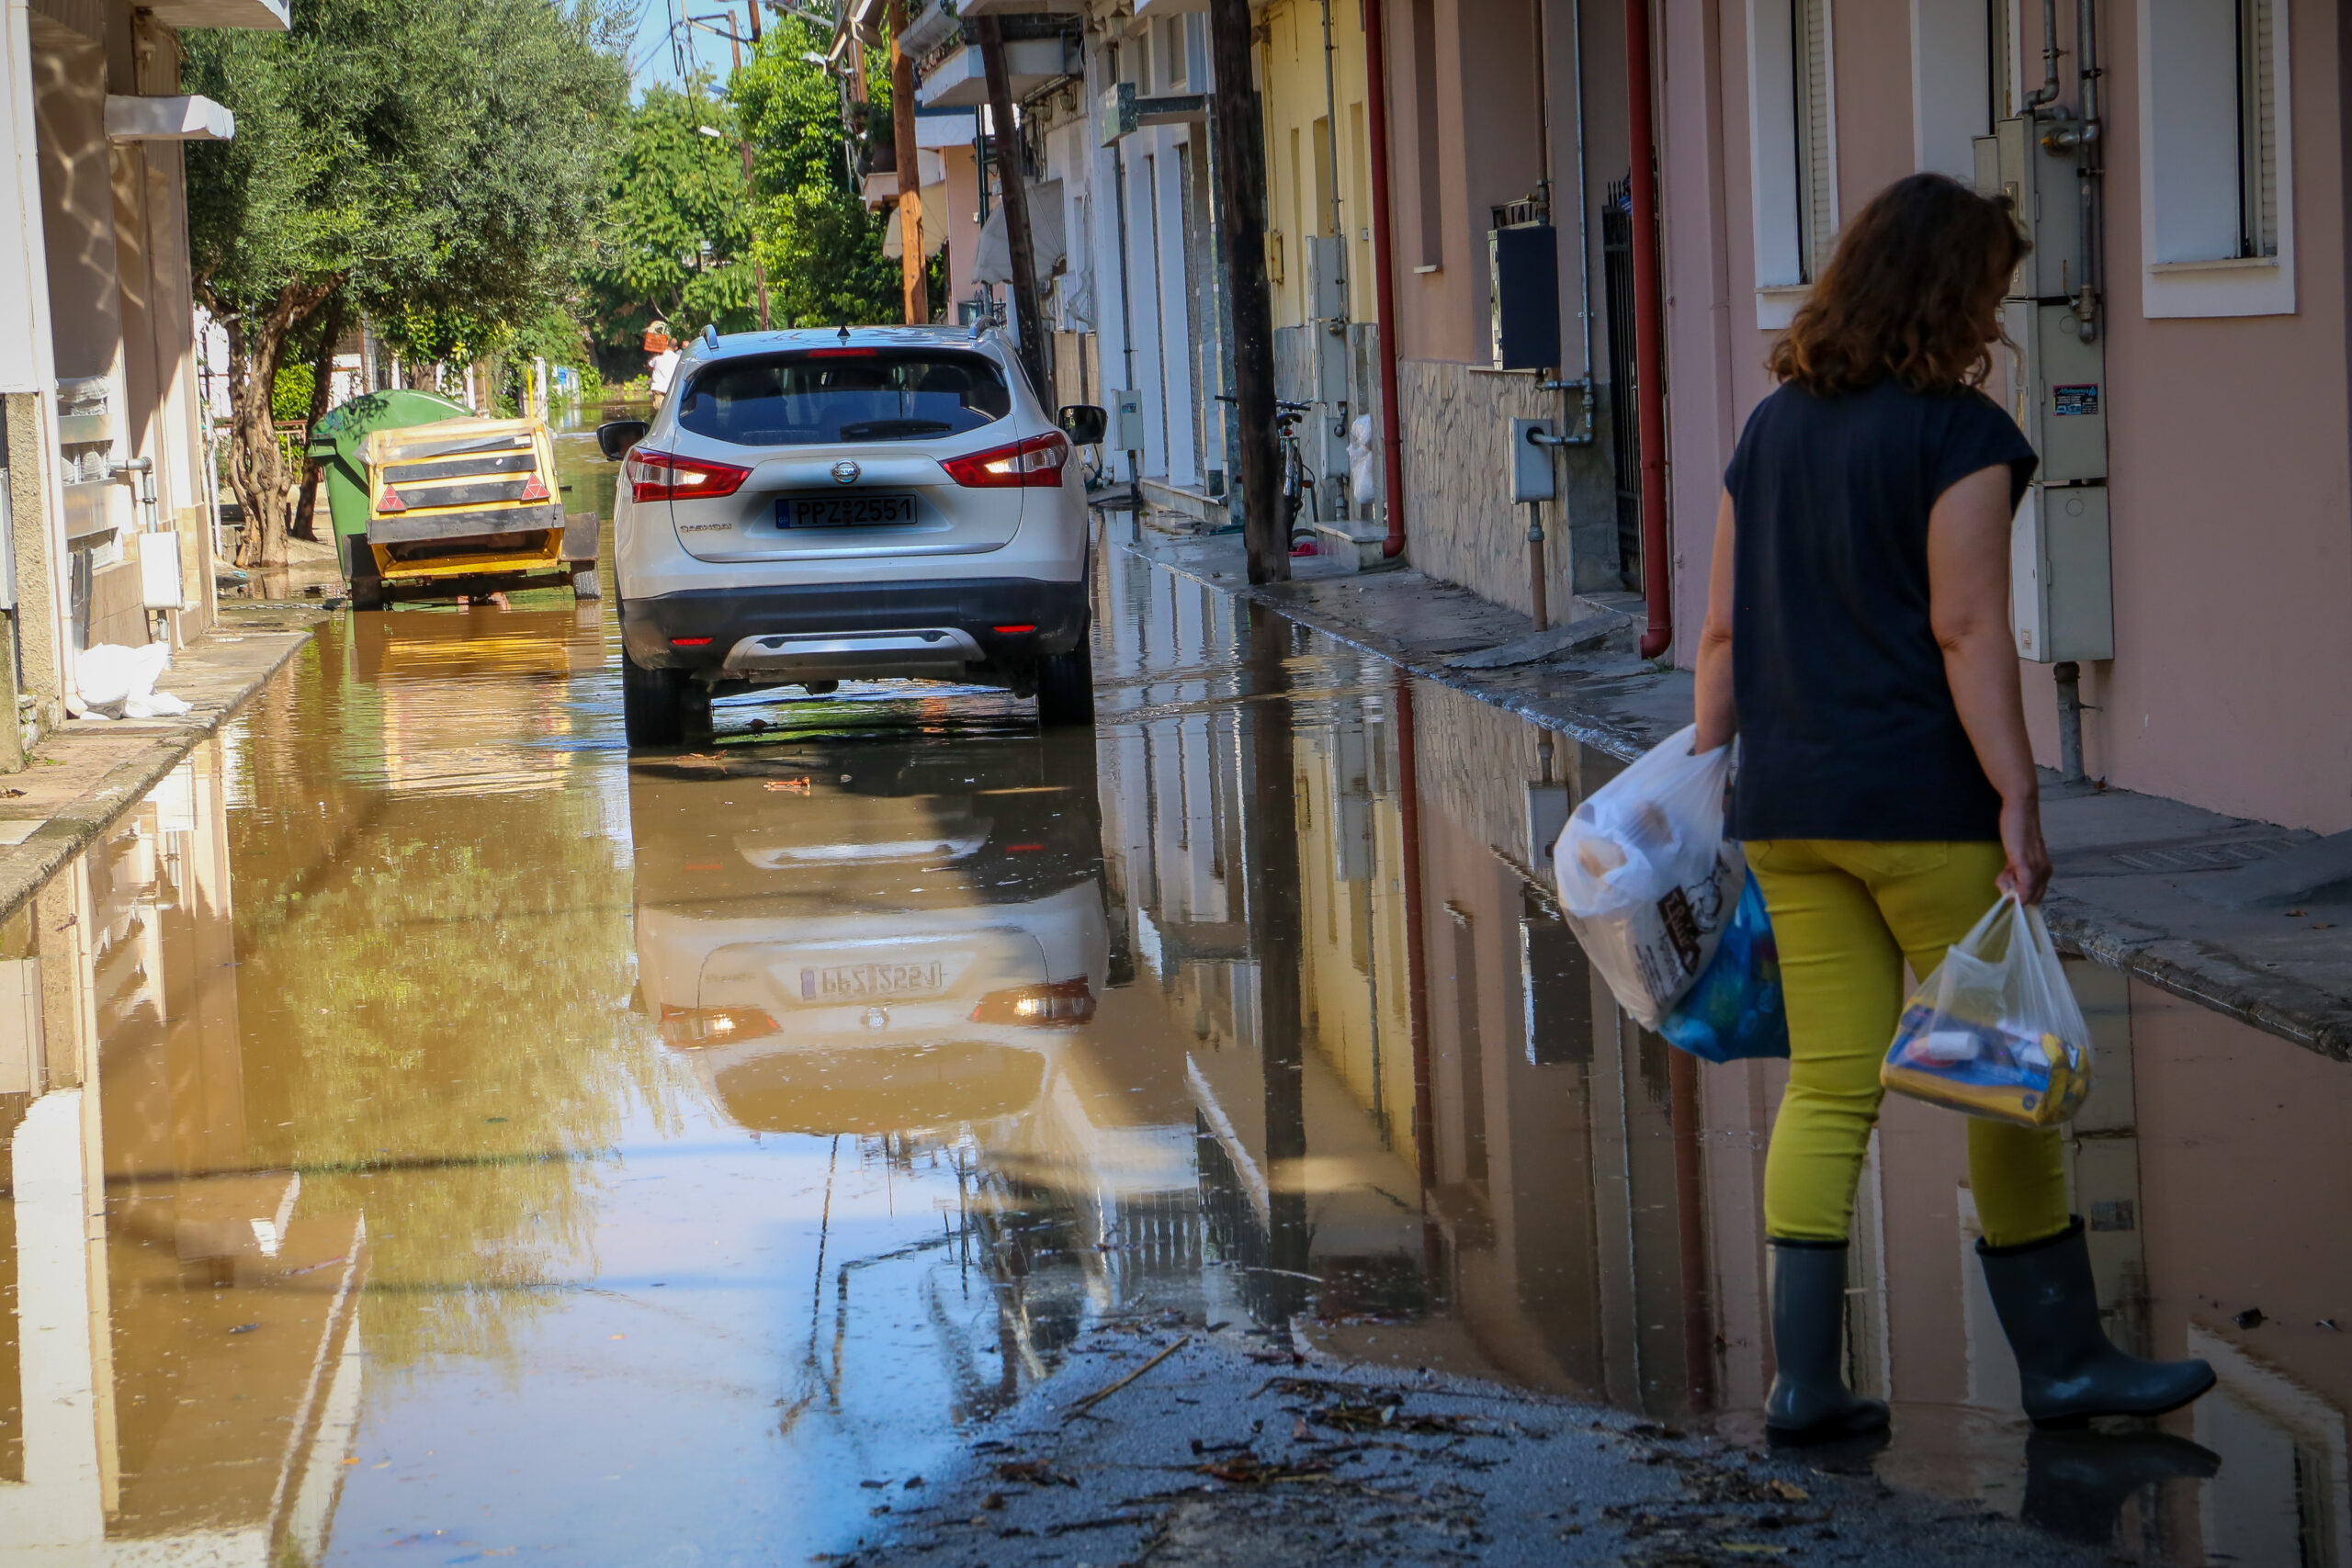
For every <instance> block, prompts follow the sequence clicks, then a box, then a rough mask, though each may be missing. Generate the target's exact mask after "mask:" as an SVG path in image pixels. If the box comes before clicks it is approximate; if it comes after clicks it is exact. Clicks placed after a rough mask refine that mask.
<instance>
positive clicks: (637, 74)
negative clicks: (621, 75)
mask: <svg viewBox="0 0 2352 1568" xmlns="http://www.w3.org/2000/svg"><path fill="white" fill-rule="evenodd" d="M634 4H635V5H636V6H638V8H639V9H638V22H637V37H636V40H635V41H634V42H632V43H631V44H630V45H629V51H628V59H629V66H630V68H631V70H632V72H633V73H634V78H633V80H632V81H631V83H630V85H631V86H632V87H633V88H635V89H636V90H637V91H639V92H640V93H642V92H643V91H644V90H645V89H646V88H648V87H650V86H652V85H655V84H656V83H666V84H668V85H671V86H673V87H677V86H683V85H684V79H683V78H682V77H681V76H680V75H679V73H678V69H677V58H676V54H675V52H674V51H673V49H672V48H671V46H670V43H669V42H668V39H669V38H670V34H671V30H672V28H673V26H674V25H675V24H676V23H677V22H678V21H679V19H680V18H682V17H684V16H685V15H686V14H687V13H688V12H689V11H691V12H692V13H693V14H694V15H695V16H697V17H708V16H717V15H719V14H721V13H723V12H730V11H731V12H732V13H734V18H735V26H736V28H738V30H741V29H742V28H744V25H745V19H744V16H743V6H742V0H634ZM678 37H679V39H681V40H682V41H687V42H688V44H689V47H690V48H691V49H692V50H693V51H694V52H693V55H692V56H691V57H690V58H689V60H688V62H687V63H688V64H689V66H691V65H692V64H693V63H694V62H695V60H699V61H700V62H701V64H702V68H703V69H704V70H705V71H707V72H711V73H714V74H717V75H720V76H724V75H725V74H726V73H727V40H726V39H723V38H721V37H719V36H718V34H717V33H714V32H710V31H708V30H707V29H705V28H686V29H684V30H683V31H681V32H680V33H679V34H678Z"/></svg>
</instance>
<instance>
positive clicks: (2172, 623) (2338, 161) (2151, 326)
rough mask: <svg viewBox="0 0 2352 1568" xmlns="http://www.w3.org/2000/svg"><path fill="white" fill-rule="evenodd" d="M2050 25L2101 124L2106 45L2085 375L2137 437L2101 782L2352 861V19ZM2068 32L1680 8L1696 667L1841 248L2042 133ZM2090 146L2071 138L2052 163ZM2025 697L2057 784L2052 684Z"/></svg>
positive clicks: (1687, 645) (2118, 514)
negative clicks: (2331, 836)
mask: <svg viewBox="0 0 2352 1568" xmlns="http://www.w3.org/2000/svg"><path fill="white" fill-rule="evenodd" d="M2051 9H2052V10H2054V13H2055V15H2054V21H2055V31H2056V34H2057V37H2056V42H2057V46H2058V48H2059V49H2060V50H2061V51H2064V52H2063V53H2062V54H2061V55H2060V56H2059V58H2058V60H2057V61H2056V62H2055V65H2054V74H2055V77H2056V80H2057V85H2058V93H2057V96H2056V99H2055V107H2056V108H2057V109H2058V110H2059V111H2060V112H2061V113H2062V114H2064V115H2067V116H2079V115H2080V114H2081V111H2082V108H2083V103H2082V80H2081V70H2082V61H2083V55H2084V51H2083V47H2082V46H2083V42H2084V40H2083V39H2080V38H2079V37H2078V36H2077V34H2078V32H2079V31H2080V30H2081V26H2082V19H2083V18H2084V17H2089V18H2090V19H2091V23H2092V29H2093V39H2092V41H2093V43H2094V45H2095V56H2094V58H2095V60H2096V63H2097V66H2098V70H2099V71H2100V73H2101V74H2100V76H2099V78H2098V91H2097V99H2098V101H2097V102H2096V104H2095V106H2094V107H2096V110H2097V113H2098V125H2099V131H2098V138H2097V141H2096V142H2095V148H2096V149H2097V163H2098V164H2100V165H2103V174H2101V175H2099V176H2098V179H2097V180H2096V182H2095V183H2096V186H2097V197H2098V209H2099V212H2098V220H2097V221H2096V222H2095V223H2094V225H2093V232H2094V234H2095V235H2096V237H2097V244H2096V248H2095V249H2094V251H2093V252H2092V253H2091V255H2092V257H2093V260H2092V263H2091V265H2090V267H2089V272H2090V277H2091V281H2092V283H2093V286H2094V288H2096V290H2097V307H2098V308H2097V310H2096V318H2097V323H2098V330H2097V342H2096V347H2095V348H2094V349H2093V350H2092V353H2091V356H2090V358H2089V359H2088V360H2087V361H2086V363H2087V364H2088V365H2089V366H2090V367H2091V368H2090V369H2088V370H2079V371H2076V372H2074V374H2075V376H2076V377H2077V379H2078V380H2080V381H2081V382H2082V383H2084V384H2086V385H2091V386H2095V387H2096V388H2097V389H2098V390H2097V391H2096V392H2095V393H2094V394H2093V396H2094V398H2095V400H2097V402H2098V405H2099V407H2100V409H2101V410H2102V411H2103V413H2104V419H2105V427H2106V429H2105V446H2106V454H2105V455H2106V465H2105V467H2106V471H2105V475H2104V478H2105V480H2106V483H2105V485H2104V487H2103V488H2104V491H2105V498H2106V502H2107V510H2108V541H2109V561H2110V566H2109V572H2108V573H2107V574H2106V575H2107V576H2108V579H2109V581H2107V582H2106V583H2104V584H2101V583H2099V582H2098V581H2095V579H2096V578H2097V577H2098V575H2100V574H2098V573H2097V572H2095V571H2081V570H2077V572H2076V579H2077V581H2075V582H2074V583H2073V584H2072V585H2071V589H2072V590H2073V591H2076V592H2078V593H2079V595H2080V596H2081V598H2082V599H2083V600H2084V601H2086V602H2088V601H2090V600H2095V599H2098V597H2099V594H2098V590H2099V589H2100V588H2102V587H2104V588H2106V589H2107V590H2108V593H2107V595H2106V603H2108V604H2111V609H2112V638H2111V649H2112V657H2111V658H2085V659H2084V660H2082V661H2081V663H2080V669H2081V695H2082V700H2083V702H2084V703H2085V704H2086V711H2085V713H2084V714H2083V716H2082V732H2083V746H2084V760H2085V764H2086V772H2087V773H2088V774H2089V775H2090V776H2091V777H2093V778H2104V779H2105V780H2106V781H2107V782H2108V783H2109V784H2111V785H2115V786H2119V787H2122V788H2128V789H2132V790H2137V791H2143V792H2145V793H2148V794H2152V795H2165V796H2170V797H2172V798H2176V799H2180V800H2186V801H2188V802H2190V803H2192V804H2195V805H2198V806H2201V807H2208V808H2211V809H2213V810H2217V811H2222V812H2226V813H2230V814H2233V815H2237V816H2244V817H2249V818H2259V819H2262V820H2266V821H2271V822H2278V823H2282V824H2286V825H2288V826H2291V827H2298V828H2310V829H2317V830H2319V831H2322V832H2335V831H2338V830H2342V829H2347V828H2352V682H2347V681H2346V679H2345V678H2344V677H2345V672H2346V670H2347V668H2352V617H2347V616H2346V615H2345V614H2344V610H2343V606H2344V604H2346V599H2347V596H2348V595H2352V496H2347V480H2348V479H2352V472H2347V469H2352V391H2348V390H2347V355H2346V330H2347V324H2348V323H2347V312H2346V294H2347V287H2352V276H2347V273H2346V261H2345V234H2344V221H2345V207H2346V145H2347V137H2352V120H2347V118H2346V97H2345V92H2344V73H2345V68H2346V54H2345V49H2346V31H2345V21H2344V17H2343V16H2342V14H2341V13H2340V12H2339V10H2338V9H2337V8H2336V7H2335V6H2323V5H2317V4H2313V3H2312V0H2084V3H2083V4H2082V5H2081V6H2079V8H2078V6H2076V5H2075V4H2071V3H2070V4H2066V5H2064V6H2055V7H2052V8H2051ZM2044 15H2045V7H2044V6H2040V5H2037V4H2034V3H2033V0H1908V3H1907V4H1897V3H1894V0H1886V3H1880V4H1868V5H1865V4H1861V3H1860V0H1712V3H1702V0H1659V4H1658V5H1657V7H1656V10H1655V12H1654V16H1655V17H1656V22H1655V27H1656V37H1657V93H1658V103H1659V106H1660V107H1659V125H1658V135H1659V170H1660V177H1659V185H1660V190H1661V213H1660V220H1661V227H1662V230H1663V240H1664V256H1665V268H1666V276H1665V280H1664V288H1665V296H1666V327H1667V344H1668V360H1667V378H1666V379H1667V384H1668V418H1669V429H1670V442H1669V462H1670V465H1671V467H1670V513H1671V528H1672V555H1673V561H1674V607H1675V615H1676V625H1677V628H1678V634H1679V635H1678V637H1677V640H1676V650H1677V652H1676V656H1677V658H1678V659H1679V660H1680V661H1681V662H1684V663H1686V664H1687V663H1688V662H1689V661H1690V660H1691V650H1692V649H1693V648H1694V647H1695V645H1696V632H1697V628H1698V626H1699V622H1700V618H1701V616H1702V613H1703V608H1704V605H1705V602H1706V595H1707V578H1708V565H1709V545H1710V540H1711V536H1712V534H1713V520H1714V514H1715V506H1716V498H1717V494H1718V491H1719V486H1720V478H1721V474H1722V471H1723V468H1724V463H1725V462H1726V461H1727V459H1728V458H1729V457H1730V454H1731V451H1732V447H1733V445H1734V443H1735V442H1736V440H1737V438H1738V434H1739V431H1740V427H1741V423H1742V422H1743V421H1744V420H1745V418H1746V417H1747V412H1748V411H1749V410H1750V409H1752V408H1753V407H1754V406H1755V404H1756V403H1757V401H1758V400H1760V399H1761V398H1762V397H1763V396H1764V395H1765V394H1766V393H1767V392H1769V391H1770V389H1771V381H1770V378H1769V377H1768V376H1767V374H1766V373H1765V370H1764V367H1763V362H1764V358H1765V355H1766V354H1767V352H1768V350H1769V348H1770V344H1771V343H1772V341H1773V338H1774V336H1775V335H1776V333H1777V332H1778V331H1779V329H1780V328H1781V326H1782V325H1784V324H1785V323H1786V321H1787V320H1788V318H1789V316H1790V314H1791V313H1792V311H1793V310H1794V308H1795V305H1796V302H1797V301H1798V300H1800V299H1802V298H1803V294H1804V284H1805V281H1806V279H1808V278H1809V277H1810V276H1812V275H1813V270H1814V268H1815V266H1817V265H1819V262H1820V261H1821V260H1822V259H1823V258H1824V256H1825V255H1826V244H1827V243H1828V242H1829V239H1830V238H1831V237H1832V236H1834V234H1835V232H1836V229H1837V225H1838V221H1839V220H1840V219H1841V218H1842V217H1844V216H1848V215H1850V214H1852V213H1853V212H1855V211H1857V210H1859V209H1860V207H1861V205H1862V204H1863V203H1864V202H1866V201H1867V200H1869V198H1870V197H1871V195H1872V194H1873V193H1874V192H1876V191H1878V190H1879V189H1881V188H1882V187H1883V186H1885V185H1887V184H1888V183H1889V182H1890V181H1892V180H1894V179H1896V178H1899V177H1900V176H1902V175H1906V174H1909V173H1911V172H1912V171H1913V170H1915V169H1921V168H1928V169H1940V170H1944V171H1946V172H1949V173H1951V174H1953V175H1958V176H1960V177H1962V178H1970V177H1972V176H1973V174H1974V172H1975V164H1974V162H1973V159H1974V156H1975V152H1976V149H1975V148H1974V147H1973V139H1974V138H1976V137H1981V136H1984V135H1985V134H1986V133H1988V132H1989V131H1991V130H1993V129H1994V124H1995V122H1996V121H1997V120H1999V119H2001V118H2005V117H2008V116H2012V115H2018V114H2020V113H2023V112H2025V110H2026V109H2027V107H2028V105H2029V104H2030V100H2031V98H2032V97H2033V96H2034V95H2035V94H2036V92H2037V90H2038V89H2039V88H2041V85H2042V83H2043V81H2044V78H2045V74H2046V73H2049V72H2050V71H2051V70H2052V68H2051V67H2050V66H2049V64H2048V62H2047V61H2046V55H2045V51H2044V39H2045V33H2044ZM2048 112H2049V111H2048V110H2045V111H2044V113H2045V115H2046V114H2047V113H2048ZM2074 123H2077V122H2075V121H2073V120H2070V119H2064V118H2061V119H2052V118H2042V119H2040V120H2037V121H2035V123H2034V125H2033V128H2032V129H2033V134H2034V135H2035V136H2036V137H2037V138H2039V137H2042V136H2046V135H2048V134H2049V132H2050V131H2051V130H2053V129H2056V128H2059V127H2062V126H2071V125H2072V124H2074ZM2059 164H2060V161H2059V160H2058V159H2056V158H2054V157H2051V156H2048V155H2044V157H2043V159H2042V161H2041V171H2042V173H2043V175H2044V177H2045V186H2044V200H2043V212H2044V214H2045V215H2054V216H2056V217H2060V218H2064V217H2065V216H2066V214H2065V213H2064V211H2062V210H2061V209H2066V208H2071V207H2073V206H2075V202H2076V197H2077V189H2076V181H2075V175H2074V170H2075V162H2074V159H2073V158H2072V157H2071V156H2069V157H2068V158H2066V159H2065V160H2064V164H2063V175H2064V178H2063V180H2049V179H2048V177H2047V176H2048V175H2049V174H2050V173H2051V172H2052V170H2054V169H2058V168H2059ZM2043 249H2044V251H2045V253H2050V254H2052V259H2053V260H2061V261H2064V263H2065V264H2066V265H2067V268H2068V270H2067V273H2066V275H2065V276H2063V278H2062V280H2061V281H2062V282H2063V284H2064V288H2065V291H2066V292H2067V293H2069V294H2077V293H2078V292H2079V290H2080V288H2081V284H2082V281H2083V272H2082V265H2083V264H2082V263H2081V261H2079V260H2077V259H2076V256H2077V255H2078V254H2080V253H2079V252H2078V250H2077V247H2076V245H2075V243H2074V242H2073V240H2072V239H2071V237H2067V236H2062V235H2060V234H2059V233H2057V232H2056V231H2052V232H2051V233H2050V234H2049V235H2048V236H2046V237H2044V238H2043ZM2036 292H2043V293H2045V294H2046V293H2047V292H2048V291H2046V290H2037V291H2036ZM2102 358H2103V370H2102V367H2101V365H2100V361H2101V359H2102ZM2006 359H2007V356H2005V361H2006ZM2014 373H2015V367H2014V366H2013V365H2011V364H2007V363H2005V365H2004V369H2003V378H2004V380H2006V379H2007V377H2009V376H2010V375H2012V374H2014ZM2004 390H2005V389H2004V388H2002V387H1996V388H1995V391H1996V395H1999V394H2001V393H2003V392H2004ZM2043 390H2045V391H2046V390H2047V388H2044V389H2043ZM2065 390H2068V391H2070V392H2071V391H2074V390H2075V388H2072V387H2069V388H2067V389H2065ZM2060 412H2064V410H2061V411H2060ZM2050 423H2051V424H2052V426H2053V427H2054V426H2056V425H2058V424H2061V423H2064V422H2061V421H2052V422H2050ZM2078 423H2079V422H2078ZM2029 434H2036V432H2035V431H2034V430H2033V429H2031V428H2030V429H2029ZM2067 434H2068V435H2069V436H2070V437H2071V436H2073V435H2074V434H2076V432H2075V431H2074V430H2069V431H2068V432H2067ZM2047 457H2048V453H2047V451H2045V458H2046V459H2047ZM2075 565H2076V566H2077V567H2079V566H2080V563H2079V562H2077V563H2075ZM2025 668H2026V671H2027V675H2028V682H2027V690H2028V705H2029V714H2030V719H2031V722H2032V724H2033V727H2034V730H2035V740H2036V746H2037V750H2038V751H2039V752H2040V754H2041V761H2043V762H2045V763H2052V764H2054V763H2055V762H2056V761H2057V760H2058V757H2057V747H2058V711H2057V699H2056V696H2055V694H2054V692H2053V689H2052V679H2051V666H2050V665H2048V664H2043V663H2036V662H2032V661H2030V660H2029V661H2028V662H2027V663H2026V666H2025Z"/></svg>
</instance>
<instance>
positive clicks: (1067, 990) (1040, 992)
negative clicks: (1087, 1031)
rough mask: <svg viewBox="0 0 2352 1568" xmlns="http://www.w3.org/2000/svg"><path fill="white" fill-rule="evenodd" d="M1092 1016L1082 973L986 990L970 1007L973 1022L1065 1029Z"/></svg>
mask: <svg viewBox="0 0 2352 1568" xmlns="http://www.w3.org/2000/svg"><path fill="white" fill-rule="evenodd" d="M1093 1016H1094V993H1093V991H1092V990H1091V989H1089V988H1088V987H1087V984H1086V980H1085V978H1084V976H1080V978H1078V979H1075V980H1056V981H1054V982H1053V983H1052V984H1050V985H1044V986H1015V987H1012V989H1010V990H1005V991H990V992H989V994H988V995H987V996H985V997H982V998H980V1005H979V1006H978V1007H976V1008H974V1009H973V1010H972V1021H973V1022H974V1023H1017V1024H1025V1025H1027V1026H1028V1027H1030V1028H1032V1029H1067V1028H1069V1026H1070V1025H1072V1024H1076V1023H1084V1022H1085V1021H1087V1020H1088V1019H1090V1018H1092V1017H1093Z"/></svg>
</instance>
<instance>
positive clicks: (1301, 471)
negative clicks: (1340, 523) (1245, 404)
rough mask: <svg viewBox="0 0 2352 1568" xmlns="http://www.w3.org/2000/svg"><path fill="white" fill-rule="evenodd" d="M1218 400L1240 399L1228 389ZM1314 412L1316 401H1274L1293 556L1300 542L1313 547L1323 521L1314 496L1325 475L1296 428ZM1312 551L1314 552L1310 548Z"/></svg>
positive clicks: (1286, 521) (1282, 504) (1285, 520)
mask: <svg viewBox="0 0 2352 1568" xmlns="http://www.w3.org/2000/svg"><path fill="white" fill-rule="evenodd" d="M1216 400H1217V401H1218V402H1221V403H1232V402H1238V399H1237V398H1235V397H1234V396H1233V395H1232V394H1231V393H1229V392H1219V393H1217V394H1216ZM1312 412H1315V405H1314V404H1313V403H1303V402H1294V401H1292V400H1289V399H1287V398H1277V399H1275V400H1274V445H1275V446H1276V448H1277V449H1278V450H1279V451H1280V452H1281V454H1282V486H1281V489H1280V491H1279V492H1278V493H1279V495H1280V497H1281V500H1280V502H1279V505H1280V508H1281V512H1282V519H1283V529H1284V530H1285V536H1286V537H1287V538H1288V539H1289V540H1290V548H1291V553H1292V554H1293V555H1296V554H1297V553H1298V547H1299V546H1300V545H1302V544H1304V545H1307V546H1309V547H1312V546H1313V545H1314V544H1315V530H1314V527H1313V525H1314V524H1316V523H1319V522H1321V521H1322V512H1321V508H1320V506H1319V505H1318V503H1317V501H1316V499H1315V498H1316V495H1317V492H1318V491H1320V490H1321V489H1322V483H1323V481H1322V476H1321V475H1319V474H1317V473H1316V471H1315V470H1314V468H1312V467H1311V466H1309V464H1308V463H1307V461H1306V450H1305V448H1303V447H1302V446H1300V445H1299V440H1298V428H1297V427H1298V422H1299V421H1300V420H1302V419H1304V418H1306V416H1307V415H1308V414H1310V413H1312ZM1302 505H1303V506H1304V508H1305V510H1306V515H1307V522H1308V525H1309V526H1307V527H1306V528H1305V529H1303V530H1302V529H1301V528H1300V527H1299V526H1298V514H1299V512H1300V509H1301V507H1302ZM1309 553H1312V551H1311V549H1310V552H1309Z"/></svg>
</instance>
